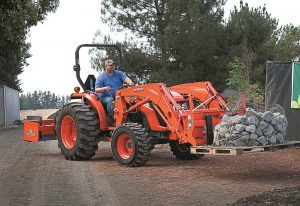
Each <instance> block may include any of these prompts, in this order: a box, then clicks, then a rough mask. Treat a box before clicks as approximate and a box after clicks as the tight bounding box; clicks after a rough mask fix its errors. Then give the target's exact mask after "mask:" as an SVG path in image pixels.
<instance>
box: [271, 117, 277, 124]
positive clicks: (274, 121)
mask: <svg viewBox="0 0 300 206" xmlns="http://www.w3.org/2000/svg"><path fill="white" fill-rule="evenodd" d="M271 124H272V125H274V126H275V125H276V124H278V119H277V118H276V117H274V118H273V119H272V121H271Z"/></svg>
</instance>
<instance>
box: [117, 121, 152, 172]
mask: <svg viewBox="0 0 300 206" xmlns="http://www.w3.org/2000/svg"><path fill="white" fill-rule="evenodd" d="M111 149H112V153H113V157H114V159H115V160H116V161H117V162H118V163H120V164H121V165H126V166H131V167H137V166H143V165H145V163H146V162H147V161H148V156H149V154H150V151H151V139H150V138H149V137H148V132H146V130H145V128H143V127H142V125H140V124H138V123H125V124H124V125H122V126H120V127H118V128H117V129H116V130H115V131H114V133H113V135H112V142H111Z"/></svg>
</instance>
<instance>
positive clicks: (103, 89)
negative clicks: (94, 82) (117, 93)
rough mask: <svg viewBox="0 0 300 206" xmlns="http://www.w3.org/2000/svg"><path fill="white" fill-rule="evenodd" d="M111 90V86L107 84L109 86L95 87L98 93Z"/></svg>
mask: <svg viewBox="0 0 300 206" xmlns="http://www.w3.org/2000/svg"><path fill="white" fill-rule="evenodd" d="M109 90H110V87H109V86H107V87H99V88H96V89H95V92H96V93H102V92H107V91H109Z"/></svg>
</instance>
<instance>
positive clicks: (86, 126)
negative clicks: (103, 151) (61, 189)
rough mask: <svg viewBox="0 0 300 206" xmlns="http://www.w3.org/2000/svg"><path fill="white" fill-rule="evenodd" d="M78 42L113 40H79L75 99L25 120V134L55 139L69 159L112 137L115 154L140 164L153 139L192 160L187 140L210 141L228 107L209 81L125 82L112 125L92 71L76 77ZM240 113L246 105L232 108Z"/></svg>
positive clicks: (32, 138)
mask: <svg viewBox="0 0 300 206" xmlns="http://www.w3.org/2000/svg"><path fill="white" fill-rule="evenodd" d="M82 47H97V48H106V47H113V48H115V49H116V50H117V51H118V53H119V57H120V60H119V63H120V64H121V50H120V48H119V47H117V46H116V45H102V44H83V45H80V46H78V47H77V49H76V52H75V66H74V70H75V72H76V77H77V79H78V81H79V84H80V85H81V87H82V89H83V92H80V88H79V87H75V89H74V91H75V93H72V94H71V99H79V100H80V101H78V102H71V103H69V104H67V105H65V106H64V107H63V108H62V109H60V110H59V111H58V113H57V115H55V116H56V117H55V118H53V119H46V120H41V119H39V120H25V121H24V140H25V141H28V142H38V141H46V140H51V139H57V140H58V147H59V148H60V149H61V153H62V154H63V155H64V156H65V158H66V159H68V160H88V159H90V158H91V157H93V156H94V155H95V152H96V151H97V150H98V143H99V142H100V141H108V142H111V149H112V153H113V157H114V159H115V160H116V161H117V162H118V163H120V164H122V165H127V166H142V165H144V164H145V163H146V162H147V160H148V157H149V154H150V151H151V149H153V147H154V145H155V144H165V143H169V144H170V148H171V150H172V152H173V154H174V155H175V156H176V158H178V159H184V160H191V159H197V158H200V157H201V156H203V155H200V154H191V153H190V147H191V146H202V145H209V144H212V142H213V127H214V126H215V125H216V124H218V123H219V122H220V120H221V118H222V116H223V115H224V114H225V113H227V112H230V111H229V110H228V107H227V105H226V103H225V101H224V100H223V99H222V98H221V96H220V95H219V94H218V93H217V91H216V90H215V89H214V88H213V86H212V85H211V83H210V82H196V83H189V84H181V85H176V86H173V87H170V88H168V87H166V85H165V84H163V83H151V84H146V85H138V86H129V85H124V86H123V87H121V88H119V89H118V90H117V92H116V98H115V109H114V120H115V121H114V125H113V126H111V124H110V123H109V122H108V114H107V112H106V111H105V109H104V106H103V104H102V102H101V100H100V99H98V97H97V95H96V93H95V92H94V91H95V88H94V87H95V77H94V76H91V75H90V76H88V78H87V80H86V81H85V83H83V81H82V80H81V77H80V64H79V50H80V48H82ZM236 112H237V113H244V112H245V107H243V108H242V109H241V110H238V111H236Z"/></svg>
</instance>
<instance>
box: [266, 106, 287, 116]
mask: <svg viewBox="0 0 300 206" xmlns="http://www.w3.org/2000/svg"><path fill="white" fill-rule="evenodd" d="M269 111H270V112H272V113H277V112H278V113H280V114H283V115H285V111H284V109H283V108H282V106H280V105H279V104H275V106H274V107H272V108H270V109H269Z"/></svg>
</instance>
